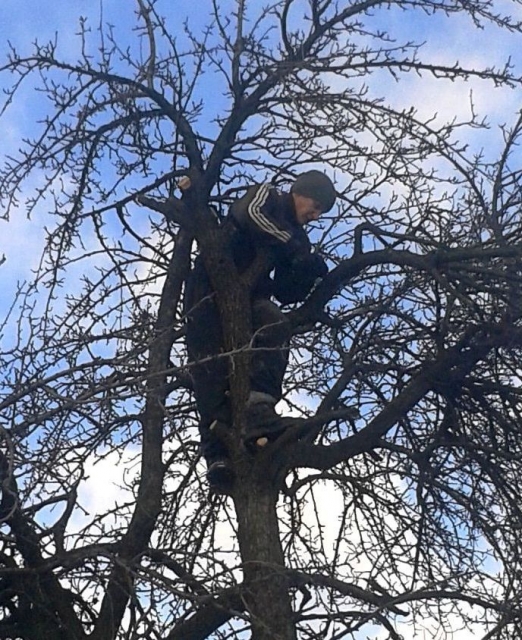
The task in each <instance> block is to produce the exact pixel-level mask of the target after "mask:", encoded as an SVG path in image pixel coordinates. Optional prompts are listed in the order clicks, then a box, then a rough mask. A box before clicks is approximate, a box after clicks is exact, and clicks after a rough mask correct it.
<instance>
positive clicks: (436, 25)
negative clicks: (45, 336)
mask: <svg viewBox="0 0 522 640" xmlns="http://www.w3.org/2000/svg"><path fill="white" fill-rule="evenodd" d="M230 1H231V0H226V2H224V3H223V5H224V7H225V10H227V8H228V9H229V7H230ZM264 4H265V3H264V2H261V0H250V2H247V5H248V6H249V7H251V8H252V9H255V8H256V7H257V6H261V5H264ZM304 4H305V3H304V2H296V3H295V6H294V12H295V11H298V10H299V7H300V6H303V5H304ZM209 5H210V2H208V1H207V2H203V1H202V2H198V3H195V2H194V0H190V1H188V0H170V1H167V0H162V1H161V2H159V3H158V7H159V10H160V12H163V13H164V14H165V15H167V16H168V18H169V24H170V25H171V27H172V29H173V33H174V34H176V32H177V31H176V30H179V32H180V36H181V35H182V32H181V28H182V22H183V16H184V15H190V19H191V21H192V24H193V25H194V26H196V25H197V24H198V21H199V22H201V21H205V19H206V14H205V11H204V10H203V9H202V8H203V7H205V6H207V7H208V6H209ZM194 6H197V7H198V11H197V12H196V13H194V12H193V8H194ZM502 6H503V7H504V8H508V7H509V10H510V11H511V10H513V14H514V15H516V16H517V17H518V19H520V20H522V5H516V4H514V3H508V2H501V3H499V7H502ZM134 12H135V3H134V2H133V1H131V0H126V1H124V0H67V1H66V2H61V1H58V0H54V1H53V0H51V1H49V2H42V0H2V1H1V3H0V34H1V37H0V57H1V58H4V57H5V56H6V55H7V52H8V44H7V42H8V41H9V42H10V43H11V44H12V45H13V46H15V47H16V48H17V49H18V50H19V52H20V53H21V54H23V53H28V52H29V51H30V45H31V42H33V41H34V40H36V39H38V40H39V41H41V42H43V41H45V40H48V39H54V38H55V37H58V41H59V45H60V51H61V53H62V54H63V55H64V56H65V57H68V56H70V57H72V58H74V57H75V55H76V53H77V52H78V47H79V43H78V39H77V37H76V36H75V34H76V33H77V32H78V27H79V23H80V17H81V16H84V17H88V18H89V20H90V21H92V25H93V27H95V26H96V25H97V24H99V23H100V21H103V22H107V23H111V24H114V25H116V27H117V30H118V32H119V34H120V36H121V37H122V38H123V39H124V40H125V39H126V38H128V39H129V41H131V39H132V38H133V37H135V34H134V32H133V28H134V24H135V13H134ZM375 24H376V25H377V26H379V27H381V28H389V29H390V30H391V32H392V33H393V34H394V35H396V36H397V38H399V37H406V38H407V39H413V40H416V41H418V42H425V43H426V45H425V51H426V56H427V57H429V59H430V60H431V61H432V62H433V63H434V64H436V63H438V64H452V63H453V62H455V61H457V60H458V61H459V62H461V63H462V64H466V65H467V66H469V67H475V68H476V67H487V66H492V65H497V66H502V65H503V63H504V62H505V61H506V60H507V59H508V58H511V59H512V60H513V63H514V64H515V65H517V66H518V69H519V71H520V73H519V75H521V76H522V47H521V46H520V44H521V43H520V35H517V34H509V33H505V32H502V33H501V32H500V31H499V30H498V29H496V28H493V27H488V28H486V29H473V28H471V21H470V19H469V18H465V17H458V16H456V17H452V19H448V18H446V17H444V16H428V15H425V14H421V13H420V12H419V13H414V12H410V11H406V12H405V11H398V10H382V11H376V12H375ZM2 64H3V62H0V67H1V66H2ZM9 81H10V79H9V78H7V77H5V76H2V74H0V87H5V86H6V85H7V84H8V83H9ZM370 88H371V91H372V92H374V94H375V95H377V94H379V95H383V96H385V98H386V100H387V101H388V102H390V103H392V104H394V105H396V106H401V107H409V106H410V105H414V106H415V107H416V108H417V109H418V112H419V114H420V115H421V116H423V117H426V118H428V117H436V118H438V119H439V121H447V120H451V119H453V118H454V117H457V118H467V117H469V115H470V113H471V101H473V104H474V108H475V110H476V112H477V113H478V114H480V115H482V116H485V117H487V118H488V120H489V122H490V125H491V126H490V129H489V130H488V131H481V132H475V133H474V135H473V136H471V137H469V139H467V142H468V143H469V145H470V146H471V148H473V149H474V150H475V151H476V152H479V151H480V150H481V149H484V150H485V152H486V153H487V154H491V157H494V155H496V154H498V151H499V149H500V148H501V146H502V134H501V130H500V126H501V125H502V124H504V123H508V124H510V123H512V122H514V120H515V118H516V114H517V112H518V111H519V109H520V106H521V104H522V100H521V98H522V91H521V89H520V88H494V87H493V86H492V85H491V84H490V83H488V82H486V81H482V80H474V81H471V80H470V81H468V82H464V81H455V82H451V81H448V80H445V81H440V80H436V79H435V78H433V77H430V76H425V77H419V76H417V75H415V74H410V75H409V76H408V77H405V78H402V79H401V81H400V82H396V81H395V80H393V79H392V78H391V77H390V76H389V75H387V74H386V75H381V76H378V77H377V81H375V82H373V83H372V84H371V85H370ZM38 98H39V96H38V94H36V93H34V92H33V91H30V90H28V91H27V92H26V93H25V94H24V100H23V102H22V103H20V102H18V103H17V104H16V108H11V109H9V110H8V111H7V112H6V113H5V114H4V115H3V117H2V121H1V124H0V126H1V131H2V137H1V141H0V155H1V156H4V155H7V154H9V153H16V150H17V149H18V148H19V146H20V141H21V139H22V138H23V137H24V136H27V135H31V132H32V130H33V129H32V120H34V117H35V113H37V112H38ZM37 183H38V176H34V177H33V178H32V179H31V180H30V181H29V182H28V183H27V188H28V189H30V188H31V187H34V186H36V185H37ZM47 221H48V219H47V216H46V212H45V211H39V212H38V213H37V215H35V216H34V217H33V218H32V219H31V220H27V217H26V215H25V212H24V211H23V209H20V211H19V212H17V215H16V216H12V217H11V219H10V220H9V221H7V220H1V219H0V256H1V255H2V254H4V255H5V256H6V259H7V261H6V263H5V264H4V265H3V266H2V267H1V268H2V276H3V283H4V289H3V297H2V301H1V302H0V315H4V314H5V312H6V310H7V308H8V307H9V305H10V300H11V298H12V295H13V293H14V291H15V290H16V287H17V283H19V282H21V281H23V280H24V279H27V278H30V275H31V269H34V268H36V267H37V265H38V262H39V259H40V253H41V250H42V245H43V237H44V231H43V228H44V226H45V224H46V222H47ZM102 470H103V472H102ZM118 472H119V469H118V466H117V464H113V462H112V460H110V459H108V460H105V461H103V462H101V463H100V465H99V468H98V469H97V470H96V469H94V468H93V474H92V475H93V479H95V478H96V477H98V478H104V480H103V482H104V485H105V486H104V491H103V495H104V501H103V503H100V501H99V499H98V497H97V498H96V500H94V499H93V497H92V496H94V495H96V496H99V491H98V487H97V484H96V483H95V482H94V480H93V482H92V483H91V484H90V485H85V487H84V489H83V491H84V502H85V504H87V505H88V507H89V508H90V509H91V510H94V509H95V508H98V509H99V508H101V507H103V508H105V507H107V506H109V505H108V503H109V502H110V501H111V500H112V501H114V500H116V499H117V496H118V488H117V487H118V485H119V484H121V478H120V476H119V475H118ZM107 483H109V484H110V483H112V486H113V487H114V491H112V492H111V491H109V490H108V489H107ZM320 502H321V503H322V501H320ZM324 504H328V514H325V517H324V520H325V522H326V521H328V517H329V518H331V519H332V521H334V520H336V518H332V513H333V512H334V511H335V510H336V508H337V505H336V504H334V503H332V500H331V498H330V499H329V500H325V501H324ZM339 509H340V506H339ZM332 531H333V529H332ZM223 535H225V536H226V535H227V534H226V533H225V534H223ZM328 535H330V534H327V538H328ZM330 539H331V544H332V546H333V540H334V538H333V535H330V537H329V538H328V540H330ZM405 633H406V631H405ZM471 637H473V636H472V635H471V634H469V635H468V634H465V633H464V632H463V633H462V635H459V640H468V638H471ZM419 640H421V637H420V636H419Z"/></svg>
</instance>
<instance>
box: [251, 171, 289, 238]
mask: <svg viewBox="0 0 522 640" xmlns="http://www.w3.org/2000/svg"><path fill="white" fill-rule="evenodd" d="M269 195H270V185H268V184H263V185H261V186H260V187H259V189H258V190H257V193H256V194H255V196H254V197H253V198H252V201H251V202H250V204H249V205H248V208H247V212H248V215H249V217H250V219H251V220H252V222H253V223H254V224H255V225H256V226H257V227H259V229H261V231H264V232H265V233H268V234H269V235H271V236H273V237H274V238H276V240H279V242H284V243H285V244H286V243H287V242H288V241H289V240H290V238H291V237H292V236H291V234H290V233H288V231H285V230H284V229H281V228H280V227H278V226H277V225H276V224H275V223H274V222H272V220H270V219H269V218H267V217H266V216H265V215H264V213H263V212H262V211H261V207H262V206H263V205H264V204H265V202H266V201H267V199H268V196H269Z"/></svg>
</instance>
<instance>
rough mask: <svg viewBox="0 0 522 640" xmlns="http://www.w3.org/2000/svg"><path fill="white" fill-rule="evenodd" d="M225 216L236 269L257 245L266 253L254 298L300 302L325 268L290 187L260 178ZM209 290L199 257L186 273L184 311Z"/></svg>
mask: <svg viewBox="0 0 522 640" xmlns="http://www.w3.org/2000/svg"><path fill="white" fill-rule="evenodd" d="M227 222H228V223H230V224H231V226H232V231H231V234H230V249H231V252H232V256H233V258H234V262H235V265H236V267H237V270H238V272H239V273H240V274H241V273H243V272H245V271H246V270H247V269H248V267H249V266H250V265H251V264H252V262H253V261H254V259H255V258H256V256H257V253H258V251H267V252H268V253H269V254H270V258H271V260H270V261H269V262H270V267H269V269H268V271H266V272H265V273H263V274H261V275H260V276H259V278H258V279H257V281H256V282H255V283H254V285H253V288H252V298H253V299H258V298H271V297H272V296H274V297H275V298H277V300H279V302H281V303H282V304H291V303H294V302H301V301H302V300H304V299H305V298H306V296H307V295H308V294H309V293H310V291H311V289H312V287H313V286H314V284H315V282H316V280H317V279H318V278H320V277H323V276H324V275H325V274H326V272H327V271H328V268H327V267H326V264H325V262H324V260H323V259H322V258H321V257H320V256H319V255H318V254H316V253H312V246H311V244H310V241H309V239H308V236H307V235H306V233H305V231H304V230H303V228H302V227H301V225H299V224H298V222H297V220H296V217H295V208H294V201H293V198H292V196H291V194H289V193H283V194H279V193H278V192H277V191H276V190H275V189H273V188H272V187H270V185H264V184H263V185H256V186H254V187H251V188H250V189H248V191H247V193H246V194H245V195H244V196H243V197H242V198H240V199H239V200H236V201H235V202H234V203H233V205H232V206H231V209H230V214H229V216H228V218H227ZM211 292H212V288H211V285H210V279H209V277H208V274H207V272H206V270H205V267H204V265H203V261H202V260H201V257H198V258H197V259H196V262H195V264H194V268H193V269H192V271H191V273H190V275H189V277H188V279H187V286H186V289H185V310H186V312H187V313H190V310H192V309H194V308H198V305H199V303H200V301H201V300H203V299H204V298H205V297H207V296H208V295H209V294H210V293H211Z"/></svg>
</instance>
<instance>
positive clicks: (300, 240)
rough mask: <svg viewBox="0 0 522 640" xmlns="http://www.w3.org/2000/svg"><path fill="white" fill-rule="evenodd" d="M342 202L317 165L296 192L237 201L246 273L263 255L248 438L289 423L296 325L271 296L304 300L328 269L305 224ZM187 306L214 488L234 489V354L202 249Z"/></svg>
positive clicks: (262, 193) (233, 246)
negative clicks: (284, 408) (284, 400)
mask: <svg viewBox="0 0 522 640" xmlns="http://www.w3.org/2000/svg"><path fill="white" fill-rule="evenodd" d="M180 188H182V189H183V190H187V189H188V188H190V180H188V179H185V180H183V181H181V182H180ZM334 202H335V189H334V186H333V184H332V182H331V180H330V179H329V178H328V177H327V176H326V175H324V174H322V173H320V172H319V171H314V170H312V171H308V172H306V173H303V174H301V175H300V176H299V177H298V178H297V179H296V180H295V182H294V183H293V185H292V187H291V189H290V193H285V194H279V193H277V191H276V190H275V189H273V188H271V187H270V186H269V185H259V186H255V187H251V188H250V189H249V190H248V191H247V193H246V195H245V196H243V198H241V199H239V200H237V201H236V202H234V204H233V205H232V207H231V211H230V215H229V216H228V218H227V220H226V223H228V227H229V228H228V244H229V248H230V251H231V253H232V257H233V261H234V266H235V267H236V269H237V271H238V274H239V275H241V276H244V275H245V273H247V272H248V270H249V269H250V268H251V267H252V265H253V264H254V262H255V261H256V259H261V264H260V266H259V268H258V269H257V271H256V272H255V275H254V277H253V278H252V279H250V281H249V282H248V287H249V290H250V304H251V316H252V330H253V334H252V338H251V344H250V348H251V350H252V355H251V358H250V367H251V373H250V393H249V396H248V400H247V403H246V407H245V409H246V410H245V432H244V433H243V440H244V442H245V443H246V444H247V446H263V445H264V444H266V443H267V441H269V440H274V439H276V438H277V437H278V435H280V434H281V432H282V431H284V429H285V426H286V424H288V421H287V420H285V419H284V418H281V417H280V416H279V415H278V414H277V413H276V411H275V408H274V407H275V405H276V403H277V402H278V401H279V400H280V399H281V395H282V383H283V376H284V373H285V369H286V365H287V360H288V353H287V349H288V341H289V338H290V326H289V323H288V321H287V320H286V318H285V315H284V314H283V313H282V312H281V311H280V309H279V308H278V307H277V306H276V305H275V304H274V303H273V302H271V298H272V297H273V296H274V297H275V298H276V299H277V300H278V301H279V302H280V303H281V304H289V303H295V302H301V301H303V300H304V299H305V298H306V296H307V295H308V294H309V293H310V291H311V289H312V287H313V285H314V283H315V282H316V281H317V280H318V279H319V278H321V277H323V276H324V275H325V274H326V273H327V271H328V268H327V266H326V263H325V261H324V260H323V258H322V257H321V256H320V255H319V254H317V253H313V252H312V250H311V246H310V242H309V240H308V237H307V235H306V233H305V232H304V231H303V228H302V227H303V226H304V225H306V224H307V223H308V222H311V221H313V220H317V219H318V218H319V216H320V215H321V213H325V212H327V211H329V210H330V209H331V208H332V206H333V205H334ZM263 258H264V260H263ZM272 271H273V277H271V276H270V272H272ZM185 311H186V315H187V348H188V353H189V357H190V359H191V360H192V361H193V362H194V365H193V366H192V369H191V370H192V377H193V380H194V391H195V394H196V401H197V405H198V410H199V413H200V416H201V422H200V426H199V429H200V433H201V441H202V452H203V455H204V457H205V459H206V461H207V465H208V472H207V477H208V480H209V483H210V485H211V487H212V488H213V489H214V490H216V491H218V492H229V491H230V489H231V485H232V482H233V477H234V476H233V469H232V466H231V462H230V458H229V452H228V449H227V446H226V444H225V443H224V442H223V440H222V439H221V438H220V437H219V434H220V433H221V432H222V430H223V428H226V427H229V426H230V425H231V423H232V412H231V407H230V403H229V399H228V395H229V385H228V382H227V379H228V367H229V361H228V359H226V358H224V357H223V333H222V327H221V321H220V318H219V311H218V306H217V304H216V301H215V299H214V292H213V290H212V286H211V283H210V279H209V276H208V274H207V272H206V269H205V265H204V261H203V260H202V258H201V257H199V258H198V259H197V260H196V263H195V266H194V269H193V270H192V271H191V274H190V275H189V277H188V280H187V287H186V293H185ZM201 360H203V362H199V361H201Z"/></svg>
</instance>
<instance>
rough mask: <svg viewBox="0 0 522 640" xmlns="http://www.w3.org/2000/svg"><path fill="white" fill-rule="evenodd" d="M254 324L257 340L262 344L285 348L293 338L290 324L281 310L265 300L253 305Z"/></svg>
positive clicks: (257, 301) (255, 302) (256, 301)
mask: <svg viewBox="0 0 522 640" xmlns="http://www.w3.org/2000/svg"><path fill="white" fill-rule="evenodd" d="M252 324H253V328H254V332H255V334H256V338H259V339H260V340H261V341H262V342H269V343H272V344H273V345H274V346H283V345H285V344H286V343H287V342H289V340H290V337H291V328H290V323H289V321H288V319H287V317H286V315H285V314H284V313H283V312H282V311H281V309H280V308H279V307H278V306H277V305H276V304H274V303H273V302H271V301H270V300H266V299H264V298H262V299H260V300H255V301H254V303H253V305H252Z"/></svg>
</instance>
